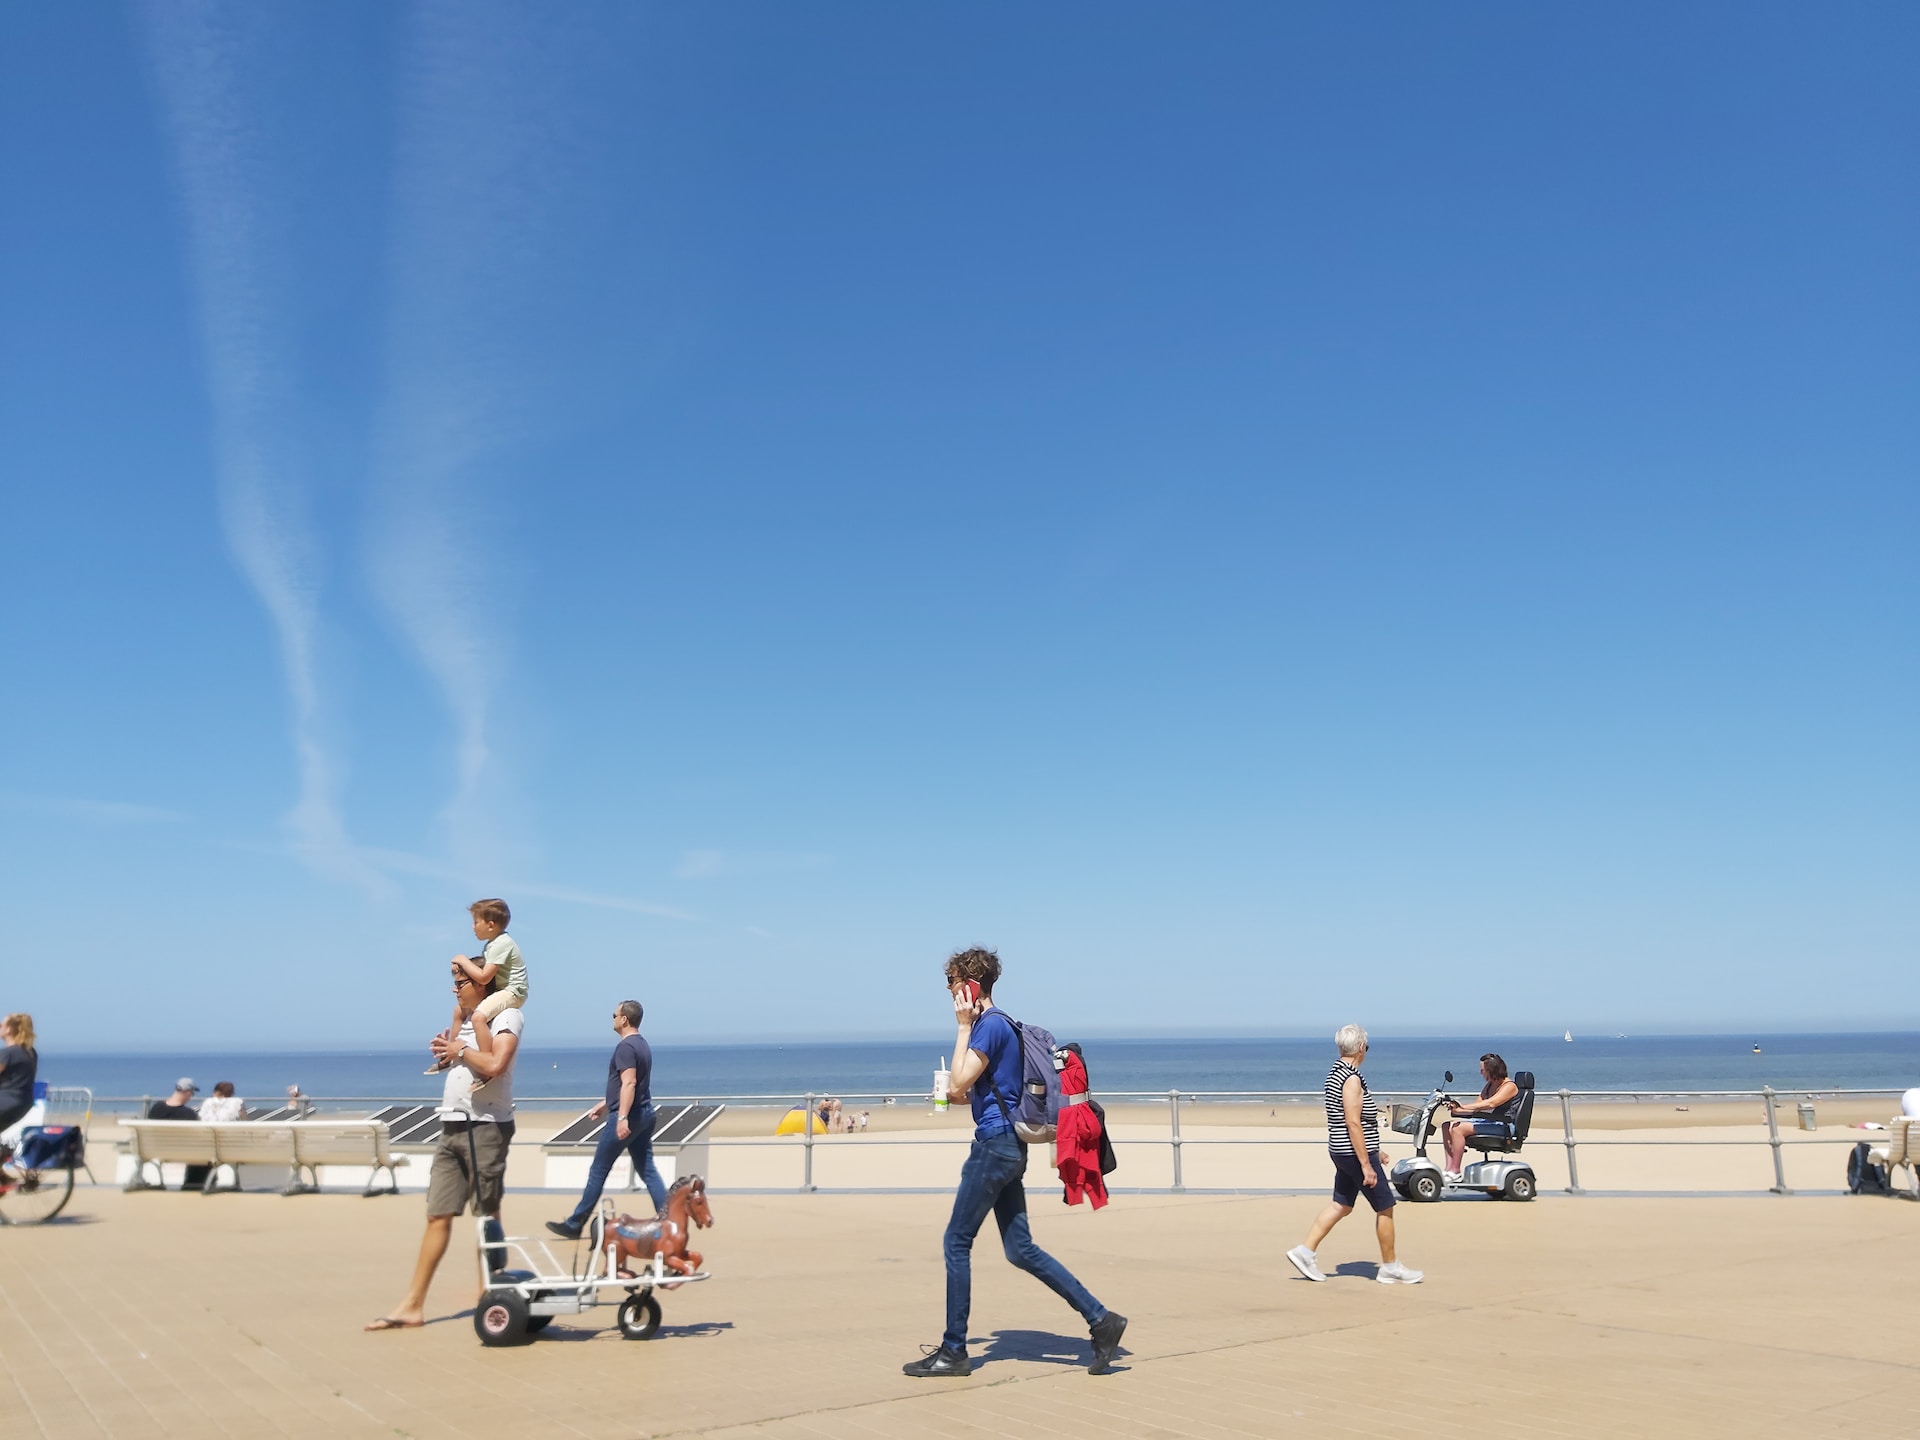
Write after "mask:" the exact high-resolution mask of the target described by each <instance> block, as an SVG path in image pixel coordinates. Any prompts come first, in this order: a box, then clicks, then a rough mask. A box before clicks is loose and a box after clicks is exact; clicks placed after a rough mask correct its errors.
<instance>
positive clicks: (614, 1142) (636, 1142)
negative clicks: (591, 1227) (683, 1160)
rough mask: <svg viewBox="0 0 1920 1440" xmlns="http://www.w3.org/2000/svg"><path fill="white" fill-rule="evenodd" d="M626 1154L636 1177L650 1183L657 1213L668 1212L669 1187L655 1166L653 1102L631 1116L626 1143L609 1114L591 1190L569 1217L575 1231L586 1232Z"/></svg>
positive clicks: (590, 1177) (596, 1153) (597, 1148)
mask: <svg viewBox="0 0 1920 1440" xmlns="http://www.w3.org/2000/svg"><path fill="white" fill-rule="evenodd" d="M622 1150H625V1151H626V1152H627V1154H628V1155H629V1156H631V1157H632V1159H633V1173H634V1174H636V1175H638V1176H639V1177H640V1178H641V1179H642V1180H643V1181H645V1182H646V1186H647V1194H648V1195H650V1196H652V1197H653V1209H654V1213H655V1214H658V1213H659V1212H660V1211H662V1210H664V1209H666V1208H667V1185H666V1182H665V1181H664V1180H662V1179H661V1178H660V1171H659V1170H658V1169H657V1168H656V1167H655V1166H654V1163H653V1102H652V1101H651V1100H649V1101H647V1102H646V1103H645V1104H644V1105H641V1106H639V1107H638V1108H637V1109H635V1110H634V1112H633V1113H632V1114H631V1115H629V1116H627V1138H626V1139H624V1140H622V1139H621V1138H620V1129H619V1126H618V1124H617V1123H616V1121H615V1118H614V1115H613V1112H612V1111H611V1110H609V1111H608V1112H607V1123H606V1126H605V1128H603V1129H602V1130H601V1131H600V1143H599V1144H598V1145H597V1146H595V1147H594V1151H593V1166H592V1168H591V1169H589V1170H588V1171H587V1188H586V1190H585V1191H584V1192H583V1193H582V1194H581V1196H580V1203H579V1204H578V1205H576V1206H574V1207H573V1214H571V1215H569V1216H568V1217H567V1224H569V1225H571V1226H573V1227H574V1228H575V1229H584V1228H585V1226H586V1223H587V1217H588V1216H589V1215H591V1214H592V1213H593V1207H594V1205H595V1204H597V1203H598V1202H599V1199H600V1192H601V1190H603V1189H605V1188H606V1183H607V1176H609V1175H611V1174H612V1173H613V1162H614V1161H616V1160H618V1159H619V1158H620V1152H621V1151H622Z"/></svg>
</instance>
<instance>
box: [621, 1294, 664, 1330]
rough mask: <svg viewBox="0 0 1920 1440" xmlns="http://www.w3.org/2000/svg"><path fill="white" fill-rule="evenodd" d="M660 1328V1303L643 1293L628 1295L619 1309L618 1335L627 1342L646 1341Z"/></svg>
mask: <svg viewBox="0 0 1920 1440" xmlns="http://www.w3.org/2000/svg"><path fill="white" fill-rule="evenodd" d="M659 1328H660V1302H659V1301H658V1300H656V1299H654V1298H653V1296H651V1295H648V1294H645V1293H644V1292H643V1293H641V1294H638V1295H629V1296H628V1297H627V1298H626V1302H625V1303H624V1304H622V1305H621V1307H620V1333H621V1334H622V1335H624V1336H626V1337H627V1339H629V1340H647V1339H650V1338H652V1335H653V1332H654V1331H656V1330H658V1329H659Z"/></svg>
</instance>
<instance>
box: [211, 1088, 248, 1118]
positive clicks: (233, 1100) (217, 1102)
mask: <svg viewBox="0 0 1920 1440" xmlns="http://www.w3.org/2000/svg"><path fill="white" fill-rule="evenodd" d="M200 1118H201V1119H202V1120H210V1121H213V1122H215V1123H219V1122H221V1121H227V1120H244V1119H246V1118H247V1102H246V1101H244V1100H242V1099H240V1098H238V1097H237V1096H236V1095H235V1094H234V1093H233V1082H232V1081H231V1080H220V1081H216V1082H215V1083H214V1087H213V1094H211V1095H209V1096H208V1097H207V1098H206V1099H205V1100H202V1101H201V1102H200Z"/></svg>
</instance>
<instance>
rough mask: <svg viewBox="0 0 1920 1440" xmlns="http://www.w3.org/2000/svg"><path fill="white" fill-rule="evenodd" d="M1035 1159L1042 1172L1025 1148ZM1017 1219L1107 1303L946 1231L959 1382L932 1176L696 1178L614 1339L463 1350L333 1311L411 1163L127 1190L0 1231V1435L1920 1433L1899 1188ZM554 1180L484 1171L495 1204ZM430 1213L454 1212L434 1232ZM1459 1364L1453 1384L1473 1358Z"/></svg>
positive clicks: (400, 1204) (386, 1285)
mask: <svg viewBox="0 0 1920 1440" xmlns="http://www.w3.org/2000/svg"><path fill="white" fill-rule="evenodd" d="M1036 1169H1037V1167H1036ZM1033 1195H1034V1205H1033V1208H1034V1212H1035V1230H1036V1234H1037V1236H1038V1238H1039V1239H1040V1241H1041V1243H1042V1244H1043V1245H1045V1246H1046V1247H1047V1248H1049V1249H1051V1250H1053V1251H1054V1252H1055V1253H1056V1254H1057V1255H1059V1256H1060V1257H1061V1258H1062V1259H1063V1260H1065V1261H1066V1262H1067V1263H1068V1264H1069V1265H1070V1266H1072V1267H1073V1268H1074V1269H1075V1270H1076V1271H1077V1272H1078V1273H1079V1274H1080V1275H1081V1276H1082V1278H1083V1279H1085V1280H1086V1281H1087V1282H1088V1284H1089V1285H1090V1286H1091V1288H1092V1289H1093V1290H1094V1291H1095V1293H1097V1294H1098V1295H1100V1296H1101V1298H1102V1299H1103V1300H1104V1301H1105V1302H1106V1303H1108V1304H1110V1305H1112V1306H1113V1307H1115V1308H1116V1309H1119V1310H1121V1311H1123V1312H1124V1313H1126V1314H1127V1315H1129V1316H1130V1317H1131V1318H1132V1326H1131V1328H1130V1329H1129V1330H1128V1332H1127V1337H1126V1345H1125V1353H1124V1354H1123V1358H1122V1361H1121V1366H1122V1368H1121V1369H1119V1370H1117V1371H1116V1373H1114V1374H1113V1375H1110V1376H1107V1377H1102V1378H1094V1377H1091V1376H1088V1375H1087V1374H1085V1373H1084V1371H1083V1369H1082V1366H1083V1365H1084V1363H1085V1357H1086V1354H1087V1347H1086V1338H1085V1332H1084V1329H1083V1328H1082V1327H1081V1325H1080V1324H1079V1322H1078V1319H1077V1317H1076V1316H1074V1315H1073V1314H1072V1313H1071V1312H1070V1311H1068V1310H1067V1309H1065V1307H1064V1306H1062V1305H1061V1304H1060V1303H1059V1302H1058V1301H1057V1300H1056V1299H1055V1298H1054V1297H1053V1296H1052V1295H1051V1294H1050V1293H1048V1292H1047V1291H1045V1290H1044V1289H1043V1288H1042V1287H1040V1286H1039V1285H1038V1284H1036V1283H1035V1282H1033V1281H1031V1280H1029V1279H1028V1278H1026V1277H1025V1276H1023V1275H1020V1274H1018V1273H1017V1272H1014V1271H1013V1270H1011V1269H1010V1268H1009V1267H1008V1266H1007V1265H1006V1264H1005V1262H1004V1261H1003V1260H1002V1259H1001V1258H1000V1255H999V1249H998V1245H997V1244H996V1243H995V1242H994V1240H993V1238H992V1231H991V1224H989V1228H988V1233H987V1235H986V1236H984V1237H983V1239H982V1242H981V1245H980V1247H979V1249H978V1250H977V1252H976V1260H975V1276H976V1285H975V1306H974V1317H973V1334H974V1337H975V1342H976V1343H975V1345H974V1355H975V1359H976V1363H977V1365H978V1368H977V1369H976V1370H975V1372H974V1374H973V1376H972V1377H971V1378H970V1379H967V1380H963V1381H947V1382H933V1381H910V1380H907V1379H906V1378H905V1377H903V1376H902V1375H901V1374H900V1373H899V1367H900V1364H901V1362H903V1361H905V1360H907V1359H910V1358H912V1357H914V1356H915V1355H917V1354H918V1347H919V1345H920V1344H921V1343H923V1342H924V1343H931V1342H933V1341H934V1340H936V1339H937V1337H938V1333H939V1330H940V1325H941V1296H942V1271H941V1266H940V1260H939V1235H940V1229H941V1226H942V1224H943V1222H944V1219H945V1212H946V1201H945V1199H943V1198H941V1197H937V1196H920V1195H892V1196H874V1195H846V1196H835V1195H815V1196H798V1195H794V1196H763V1195H736V1196H731V1197H730V1196H728V1195H727V1194H725V1193H719V1194H717V1195H716V1196H715V1202H714V1203H715V1212H716V1217H717V1220H718V1227H717V1228H716V1229H715V1230H713V1231H711V1232H707V1233H705V1234H704V1235H703V1236H702V1237H701V1242H702V1248H703V1249H704V1250H705V1252H706V1254H707V1257H708V1263H709V1268H710V1269H712V1271H713V1272H714V1277H715V1278H714V1279H712V1280H711V1281H709V1282H707V1283H705V1284H701V1285H695V1286H691V1287H687V1288H685V1289H682V1290H679V1291H676V1292H672V1293H669V1294H666V1295H664V1296H663V1297H662V1299H663V1304H664V1308H665V1311H666V1323H665V1325H664V1326H663V1328H662V1330H661V1333H660V1334H659V1335H658V1336H657V1337H656V1338H654V1339H653V1340H650V1341H645V1342H627V1341H623V1340H621V1339H620V1338H619V1337H618V1334H617V1332H615V1331H613V1330H612V1329H611V1328H610V1327H611V1322H612V1311H611V1308H610V1307H609V1308H606V1309H602V1310H600V1311H596V1312H591V1313H589V1314H588V1315H586V1316H583V1317H580V1318H579V1319H578V1320H577V1321H576V1320H573V1319H562V1320H558V1321H556V1322H555V1323H554V1324H553V1326H552V1327H551V1328H550V1329H549V1331H548V1332H547V1334H546V1336H545V1337H543V1338H542V1339H540V1340H539V1341H537V1342H536V1343H534V1344H532V1345H530V1346H527V1347H525V1348H522V1349H514V1350H483V1349H482V1348H481V1347H480V1345H479V1344H478V1342H477V1341H476V1340H475V1338H474V1334H473V1330H472V1327H471V1323H470V1318H469V1306H470V1304H471V1301H472V1298H473V1275H474V1266H473V1263H472V1258H471V1252H470V1251H462V1250H461V1249H459V1248H457V1247H456V1250H455V1251H454V1252H453V1253H452V1254H450V1256H449V1258H448V1260H447V1263H446V1264H445V1265H444V1266H443V1267H442V1269H441V1273H440V1279H439V1282H438V1283H437V1285H436V1287H435V1289H434V1292H433V1296H432V1300H431V1304H430V1313H431V1314H433V1315H435V1316H437V1317H439V1318H437V1319H436V1320H435V1321H434V1322H433V1323H430V1324H429V1325H428V1326H426V1327H425V1328H424V1329H422V1330H417V1331H411V1332H404V1333H396V1334H383V1335H366V1334H362V1333H361V1331H360V1329H359V1326H360V1324H361V1322H362V1321H364V1320H366V1319H368V1318H370V1317H372V1316H374V1315H377V1314H379V1313H381V1311H382V1310H383V1309H384V1308H385V1307H386V1306H387V1305H388V1304H390V1303H391V1302H392V1301H393V1300H394V1299H395V1297H396V1296H397V1295H398V1294H399V1292H400V1290H401V1288H402V1286H403V1284H404V1281H405V1278H406V1275H407V1273H408V1269H409V1267H410V1265H411V1263H412V1258H413V1254H414V1249H415V1246H416V1244H417V1241H418V1238H419V1234H420V1226H421V1218H422V1208H421V1200H420V1197H418V1196H417V1195H411V1196H403V1197H400V1198H398V1199H377V1200H362V1199H360V1198H358V1197H353V1196H340V1195H323V1196H309V1197H302V1198H294V1199H283V1198H281V1197H279V1196H276V1195H272V1194H244V1195H225V1196H214V1197H203V1196H200V1195H197V1194H178V1193H163V1194H154V1193H147V1194H135V1195H125V1194H121V1193H120V1192H118V1191H116V1190H113V1189H111V1188H107V1187H101V1188H97V1189H94V1188H87V1187H84V1186H83V1187H82V1188H81V1189H80V1190H79V1191H78V1192H77V1193H76V1196H75V1199H74V1202H73V1204H72V1206H71V1213H70V1216H69V1217H68V1218H67V1219H66V1220H65V1221H63V1222H61V1223H56V1224H54V1225H51V1226H46V1227H37V1228H27V1227H20V1228H12V1229H5V1230H0V1406H3V1407H4V1409H0V1414H4V1416H5V1422H4V1423H5V1426H6V1430H7V1433H8V1434H10V1435H36V1434H37V1435H45V1436H50V1437H60V1440H69V1437H72V1440H80V1437H92V1436H141V1437H150V1436H156V1435H181V1436H186V1435H192V1436H196V1437H202V1436H234V1437H251V1436H277V1435H287V1436H324V1437H327V1440H345V1437H359V1436H369V1437H371V1436H385V1437H392V1436H414V1437H451V1436H456V1435H458V1436H483V1435H494V1436H535V1435H539V1436H596V1437H597V1436H623V1437H624V1436H666V1435H712V1436H727V1437H732V1436H749V1435H752V1436H769V1437H773V1436H779V1437H803V1436H804V1437H864V1436H918V1435H926V1436H942V1437H959V1436H1001V1435H1005V1436H1033V1437H1040V1436H1046V1437H1050V1440H1051V1437H1059V1436H1062V1435H1076V1434H1084V1435H1099V1434H1110V1435H1118V1436H1137V1437H1149V1436H1152V1437H1162V1436H1194V1437H1222V1440H1224V1437H1232V1436H1269V1435H1300V1436H1326V1435H1331V1434H1336V1433H1341V1432H1354V1431H1362V1432H1365V1433H1370V1434H1376V1435H1378V1434H1404V1435H1422V1436H1447V1437H1451V1436H1459V1437H1467V1436H1474V1437H1479V1436H1483V1435H1485V1434H1487V1433H1489V1427H1492V1429H1493V1430H1494V1431H1496V1432H1498V1433H1504V1434H1515V1435H1529V1436H1543V1437H1546V1436H1608V1437H1612V1436H1622V1435H1633V1436H1641V1435H1687V1436H1692V1437H1699V1436H1719V1435H1736V1434H1737V1435H1741V1436H1743V1437H1758V1436H1779V1437H1795V1440H1801V1437H1816V1436H1826V1435H1833V1436H1840V1435H1846V1436H1848V1437H1855V1440H1859V1437H1867V1440H1871V1437H1881V1436H1885V1437H1895V1436H1900V1437H1911V1436H1914V1435H1916V1434H1920V1339H1917V1338H1916V1337H1920V1205H1916V1204H1914V1203H1912V1202H1909V1201H1903V1200H1897V1199H1867V1198H1863V1197H1861V1198H1832V1197H1824V1198H1813V1197H1793V1198H1777V1197H1756V1198H1738V1199H1732V1198H1681V1199H1606V1198H1583V1199H1574V1198H1568V1197H1563V1196H1556V1195H1547V1196H1543V1198H1542V1199H1541V1200H1539V1201H1538V1202H1536V1203H1534V1204H1532V1205H1502V1204H1491V1203H1484V1202H1474V1201H1461V1202H1449V1203H1446V1204H1442V1205H1438V1206H1427V1207H1414V1206H1405V1205H1403V1206H1401V1207H1400V1209H1399V1211H1398V1213H1399V1215H1400V1217H1401V1253H1402V1256H1403V1258H1404V1259H1405V1260H1406V1261H1407V1262H1408V1263H1409V1264H1412V1265H1414V1266H1418V1267H1421V1268H1424V1269H1425V1270H1426V1271H1427V1274H1428V1279H1427V1283H1426V1284H1424V1285H1420V1286H1417V1287H1411V1288H1407V1287H1394V1286H1383V1285H1378V1284H1376V1283H1374V1281H1373V1279H1372V1274H1373V1265H1372V1259H1373V1255H1374V1251H1373V1246H1372V1236H1371V1226H1370V1224H1369V1223H1368V1219H1367V1217H1366V1216H1365V1215H1364V1213H1363V1214H1362V1215H1359V1216H1356V1217H1354V1218H1353V1219H1350V1220H1348V1221H1347V1222H1346V1223H1344V1224H1343V1225H1342V1226H1341V1227H1340V1228H1339V1229H1337V1230H1336V1231H1335V1232H1334V1234H1333V1236H1332V1238H1331V1239H1330V1240H1329V1241H1328V1243H1327V1244H1326V1246H1325V1247H1323V1249H1322V1261H1323V1264H1324V1265H1326V1266H1327V1267H1328V1268H1329V1269H1330V1270H1332V1271H1334V1279H1333V1280H1332V1281H1331V1282H1330V1283H1328V1284H1326V1285H1318V1286H1316V1285H1311V1284H1308V1283H1307V1282H1305V1281H1303V1280H1300V1279H1298V1278H1296V1277H1294V1275H1293V1272H1292V1270H1291V1269H1290V1268H1289V1267H1288V1266H1287V1265H1286V1263H1285V1261H1284V1259H1283V1258H1282V1254H1283V1251H1284V1250H1285V1249H1286V1247H1287V1246H1288V1245H1290V1244H1292V1243H1294V1242H1295V1241H1296V1240H1297V1239H1298V1238H1299V1237H1300V1235H1301V1233H1302V1231H1304V1229H1305V1227H1306V1225H1307V1222H1308V1220H1309V1218H1310V1217H1311V1215H1312V1214H1313V1213H1314V1212H1315V1210H1316V1209H1317V1208H1318V1206H1319V1204H1320V1201H1319V1200H1318V1199H1312V1198H1306V1197H1211V1196H1186V1197H1174V1196H1127V1197H1123V1198H1121V1199H1119V1200H1116V1202H1115V1203H1114V1204H1113V1205H1112V1206H1111V1207H1110V1208H1109V1209H1107V1210H1106V1211H1103V1212H1101V1213H1099V1214H1093V1213H1091V1212H1089V1211H1087V1210H1085V1209H1073V1210H1068V1209H1067V1208H1065V1207H1063V1206H1061V1205H1060V1204H1059V1202H1058V1198H1057V1196H1058V1191H1057V1189H1055V1188H1054V1187H1052V1186H1050V1185H1042V1184H1039V1183H1037V1182H1036V1183H1035V1185H1034V1191H1033ZM560 1203H561V1202H560V1200H559V1197H551V1198H550V1197H543V1196H538V1195H527V1194H515V1195H511V1196H509V1198H508V1202H507V1219H508V1223H509V1228H510V1229H511V1230H512V1231H514V1232H515V1233H526V1232H528V1231H530V1230H532V1229H535V1228H536V1227H537V1226H538V1222H539V1221H540V1220H542V1219H545V1218H548V1217H549V1216H550V1215H551V1214H555V1213H558V1208H559V1205H560ZM458 1233H459V1232H457V1235H458ZM1469 1373H1473V1374H1478V1375H1480V1376H1482V1377H1483V1378H1480V1379H1473V1380H1469V1379H1467V1378H1466V1377H1467V1376H1468V1374H1469Z"/></svg>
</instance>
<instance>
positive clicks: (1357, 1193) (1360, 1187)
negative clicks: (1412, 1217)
mask: <svg viewBox="0 0 1920 1440" xmlns="http://www.w3.org/2000/svg"><path fill="white" fill-rule="evenodd" d="M1362 1195H1365V1196H1366V1197H1367V1203H1368V1204H1369V1205H1371V1206H1372V1207H1373V1209H1374V1213H1375V1214H1377V1215H1384V1214H1385V1213H1386V1212H1387V1211H1389V1210H1391V1209H1392V1208H1393V1186H1392V1185H1390V1184H1388V1183H1387V1167H1386V1164H1385V1163H1384V1162H1383V1161H1382V1160H1381V1159H1380V1152H1379V1151H1378V1150H1376V1151H1374V1152H1373V1185H1372V1187H1371V1188H1369V1187H1368V1186H1366V1185H1364V1184H1362V1183H1361V1175H1360V1159H1359V1157H1358V1156H1355V1155H1335V1156H1334V1157H1333V1203H1334V1204H1336V1205H1345V1206H1348V1207H1349V1208H1351V1207H1352V1205H1353V1202H1354V1201H1356V1200H1358V1199H1359V1198H1360V1197H1361V1196H1362Z"/></svg>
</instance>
